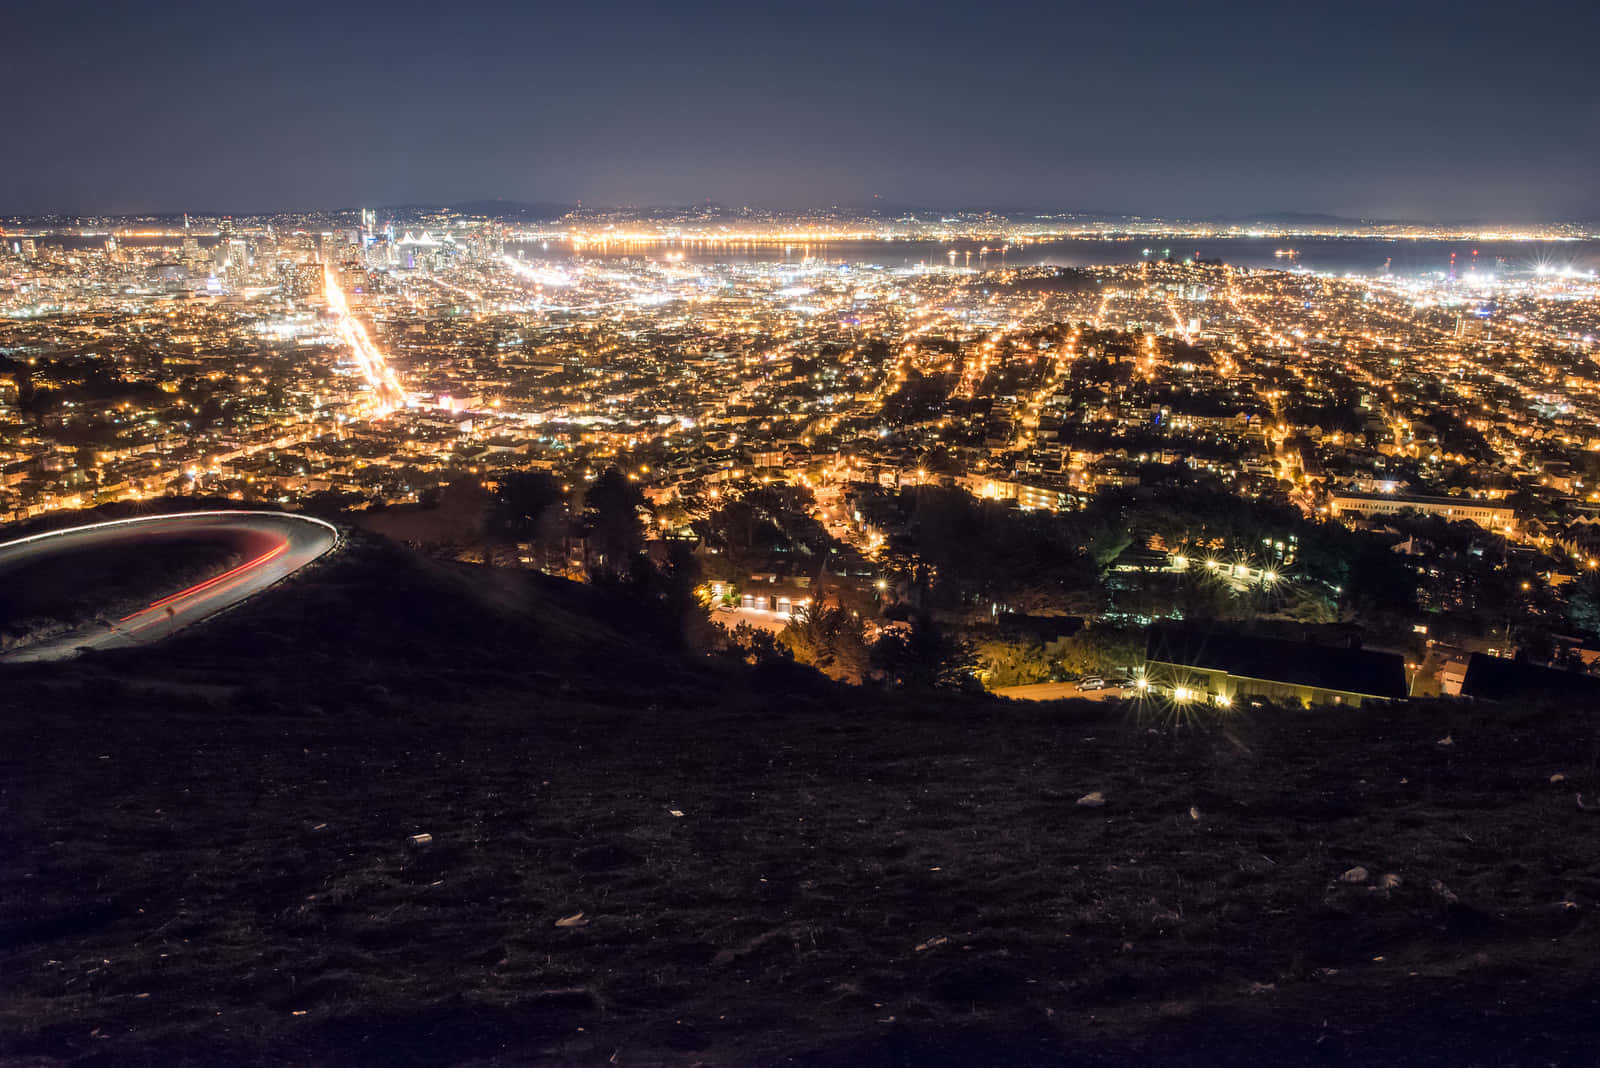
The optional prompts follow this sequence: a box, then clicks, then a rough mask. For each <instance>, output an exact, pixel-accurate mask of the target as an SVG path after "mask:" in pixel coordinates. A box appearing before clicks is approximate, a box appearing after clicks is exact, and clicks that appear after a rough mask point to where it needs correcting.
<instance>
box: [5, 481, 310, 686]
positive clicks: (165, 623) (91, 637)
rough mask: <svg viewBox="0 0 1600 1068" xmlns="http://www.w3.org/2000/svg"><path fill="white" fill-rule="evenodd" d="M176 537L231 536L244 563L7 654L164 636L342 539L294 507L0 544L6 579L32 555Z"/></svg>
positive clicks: (69, 651)
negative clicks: (131, 609) (107, 620)
mask: <svg viewBox="0 0 1600 1068" xmlns="http://www.w3.org/2000/svg"><path fill="white" fill-rule="evenodd" d="M172 535H185V536H196V535H198V536H201V537H216V538H218V539H219V540H221V539H230V538H231V539H232V540H234V541H236V542H238V543H240V544H242V545H245V546H248V548H246V550H245V553H246V558H245V561H244V562H243V563H241V564H240V565H239V566H237V567H234V568H232V569H231V570H228V571H225V572H223V573H222V574H220V575H216V576H213V577H212V578H209V579H207V580H205V581H204V582H198V583H196V584H195V585H193V586H190V587H188V588H187V589H183V590H175V591H172V592H171V593H169V594H166V595H164V596H162V597H159V598H157V599H156V600H155V601H152V602H151V603H150V604H149V605H147V606H145V607H143V608H141V609H138V610H137V611H135V612H132V613H130V614H129V615H127V616H125V617H123V618H122V619H120V620H118V621H117V622H115V623H112V624H110V625H107V624H105V623H91V624H87V625H85V626H82V627H79V628H77V629H76V630H73V631H71V632H69V633H67V634H62V635H57V636H56V637H53V638H48V639H45V640H43V641H39V642H35V643H33V644H30V645H27V646H23V647H22V648H19V649H16V650H13V651H12V652H10V653H7V654H5V655H3V656H0V660H9V661H23V660H58V659H61V658H63V657H68V656H72V655H74V654H75V653H77V652H78V650H80V649H84V648H90V649H108V648H114V647H118V646H127V645H142V644H144V643H146V642H153V641H159V640H161V639H162V638H165V637H166V636H167V635H169V634H172V633H173V632H174V631H178V630H182V629H183V628H184V627H187V626H189V625H191V624H193V623H198V622H200V620H202V619H205V618H207V617H209V616H213V615H215V614H216V613H218V612H220V611H222V610H223V609H225V608H230V607H232V606H233V605H236V604H238V603H239V602H240V601H243V600H245V599H246V598H248V597H252V596H254V595H255V594H257V593H260V592H261V591H262V590H264V589H266V588H267V587H268V586H271V585H273V584H274V583H276V582H278V581H280V580H281V579H283V578H285V577H286V576H288V575H291V574H293V573H294V572H296V571H298V570H300V568H302V567H304V566H305V565H307V564H309V563H311V561H313V560H315V559H317V558H318V557H319V556H321V555H323V554H324V553H326V552H328V551H329V550H330V549H332V548H333V547H334V546H335V545H337V544H338V543H339V528H337V527H335V526H334V525H333V524H332V523H326V522H324V521H322V520H321V519H313V518H311V517H310V516H303V515H291V514H289V513H288V512H227V511H224V512H186V513H178V514H174V515H158V516H140V517H138V518H135V519H114V520H110V521H108V522H103V523H90V524H87V525H86V526H81V527H70V528H68V529H66V530H52V531H49V532H47V533H44V534H35V535H32V536H31V537H27V538H18V539H17V540H16V541H8V542H5V543H3V544H0V582H4V581H5V572H6V571H7V570H8V569H10V568H12V567H15V566H17V565H19V564H22V563H25V562H27V561H31V560H36V559H40V558H42V557H45V556H54V555H56V554H58V553H70V552H74V551H77V550H80V549H98V548H104V547H106V546H109V545H118V544H121V545H126V546H130V547H137V546H138V545H139V544H140V543H141V542H145V541H148V540H150V539H152V538H158V537H166V536H172Z"/></svg>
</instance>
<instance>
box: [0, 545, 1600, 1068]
mask: <svg viewBox="0 0 1600 1068" xmlns="http://www.w3.org/2000/svg"><path fill="white" fill-rule="evenodd" d="M341 566H343V567H345V568H346V572H347V571H348V565H331V566H330V567H329V568H328V569H324V573H323V574H322V575H321V576H320V577H314V578H312V579H307V580H306V581H305V582H302V583H300V584H298V585H297V584H293V583H291V584H290V585H289V586H287V587H285V588H283V589H281V590H278V591H274V592H273V593H272V594H270V595H269V596H270V597H272V598H278V599H279V600H278V601H276V602H274V603H275V604H276V605H277V607H276V608H274V607H273V606H271V605H269V606H267V607H265V608H263V609H261V610H260V611H259V612H257V613H256V614H255V615H254V616H247V615H246V614H239V615H236V616H234V617H233V618H232V619H231V620H229V621H227V623H226V624H225V625H224V626H222V627H221V628H220V629H218V630H216V631H215V633H214V636H213V638H212V639H210V642H211V644H207V642H205V641H200V640H198V639H197V640H196V641H193V642H190V643H189V644H188V645H181V644H180V645H176V646H174V648H173V650H172V651H171V652H170V653H169V654H168V655H167V656H166V657H165V658H164V659H152V660H150V661H149V662H146V663H142V664H140V665H138V666H135V665H134V664H133V663H132V662H130V661H121V662H113V663H109V664H108V663H107V662H106V661H104V660H98V661H93V662H90V663H88V664H80V665H76V666H70V667H39V668H32V669H29V670H27V671H14V670H7V671H5V672H3V673H0V1055H3V1057H4V1059H5V1060H6V1061H7V1062H9V1063H20V1064H33V1065H54V1064H83V1065H89V1064H106V1065H127V1064H151V1065H154V1064H161V1065H172V1064H184V1063H192V1064H214V1063H241V1062H253V1063H259V1062H269V1063H296V1064H329V1065H335V1064H337V1065H350V1064H356V1065H361V1064H373V1065H393V1064H417V1065H422V1064H446V1063H463V1064H480V1065H481V1064H512V1063H528V1062H543V1063H573V1064H623V1065H626V1064H698V1063H705V1064H778V1063H803V1064H826V1065H841V1066H842V1065H857V1064H905V1065H912V1064H915V1065H925V1064H1062V1063H1139V1064H1163V1063H1167V1064H1193V1063H1203V1064H1213V1063H1251V1064H1282V1063H1304V1062H1317V1063H1321V1062H1328V1063H1362V1064H1380V1063H1381V1064H1390V1063H1395V1062H1396V1061H1403V1062H1405V1063H1424V1064H1452V1065H1455V1064H1475V1063H1476V1064H1574V1063H1592V1062H1593V1061H1594V1060H1595V1054H1594V1051H1595V1050H1596V1049H1600V1012H1597V1007H1600V986H1597V983H1596V980H1597V977H1600V952H1597V951H1600V916H1597V909H1600V811H1597V809H1600V796H1597V794H1600V773H1597V746H1596V741H1597V731H1596V726H1595V720H1594V716H1595V710H1591V709H1578V708H1571V707H1568V708H1560V709H1553V710H1537V709H1508V708H1494V707H1490V706H1482V707H1476V708H1474V707H1471V706H1467V705H1460V704H1455V705H1448V704H1436V705H1425V706H1408V707H1403V708H1397V709H1389V710H1376V709H1372V710H1369V709H1362V710H1359V711H1351V710H1344V711H1341V712H1339V713H1338V714H1332V713H1329V712H1326V711H1311V712H1303V713H1301V712H1295V713H1274V714H1272V715H1271V716H1263V717H1258V718H1245V717H1241V718H1237V719H1234V720H1231V721H1229V722H1228V723H1227V724H1225V725H1222V726H1198V725H1192V724H1187V725H1186V724H1180V723H1173V722H1172V721H1171V720H1170V718H1168V717H1165V716H1163V715H1162V714H1161V712H1160V710H1154V709H1152V710H1147V714H1137V713H1132V712H1129V711H1127V710H1124V709H1123V708H1121V707H1118V706H1114V705H1110V704H1089V703H1059V704H1023V703H1018V702H1005V701H1000V700H997V699H987V698H961V699H958V698H940V699H917V698H911V697H903V696H884V695H877V694H870V693H865V692H861V691H851V690H848V689H845V688H840V687H836V686H833V685H831V684H827V683H824V682H809V681H796V677H793V676H784V678H783V679H774V678H772V677H767V676H762V675H759V674H755V675H752V674H750V673H746V672H740V671H734V670H733V669H731V668H720V667H712V666H697V665H693V664H688V665H684V664H675V662H673V661H671V660H669V659H663V658H662V655H661V654H658V653H657V652H652V651H649V650H643V649H640V650H638V651H636V652H627V653H623V652H619V650H621V649H626V648H627V646H626V644H625V643H623V644H618V645H606V644H605V642H606V641H609V640H610V639H606V638H605V637H604V634H605V633H609V632H604V631H603V628H602V627H601V625H600V624H594V625H593V626H594V628H595V629H594V630H593V631H592V632H587V633H586V634H585V635H584V636H583V640H582V641H581V642H576V643H569V644H562V643H561V642H560V641H557V640H556V639H555V638H553V637H548V636H546V637H541V636H540V634H541V633H542V632H540V631H539V629H538V627H537V626H532V625H530V626H529V627H528V628H524V629H517V628H516V627H515V626H512V624H511V623H510V622H507V620H510V619H511V618H512V617H511V616H509V615H505V616H501V617H497V620H498V621H497V622H496V625H495V626H494V627H493V628H492V629H485V630H483V631H481V632H470V633H469V632H468V631H467V630H466V629H464V628H467V627H469V625H470V619H469V617H467V616H465V615H459V616H458V615H457V614H455V613H456V612H457V611H458V609H459V607H460V606H459V605H457V606H455V607H454V608H453V607H452V606H451V605H452V603H451V602H450V601H449V598H450V597H451V596H454V595H455V594H456V593H460V591H461V590H465V589H467V585H468V584H467V582H466V580H464V579H463V580H461V582H462V584H461V585H460V586H459V588H458V587H457V586H455V585H451V584H452V583H455V582H456V579H455V578H454V577H451V576H446V577H445V578H437V577H433V578H428V579H427V581H428V582H436V583H437V584H436V586H435V587H433V592H434V594H435V598H436V599H435V601H434V602H433V603H432V609H433V610H432V611H430V612H428V613H425V614H422V615H419V616H418V617H417V618H415V619H410V620H401V619H399V618H398V617H397V616H396V615H395V612H396V609H395V608H394V607H393V605H392V604H388V603H377V604H376V605H374V604H373V603H364V602H363V600H362V598H360V597H356V596H355V593H357V592H360V591H361V590H366V591H367V594H368V596H369V597H370V598H379V597H380V595H381V593H382V591H379V590H376V589H372V588H369V587H366V586H362V585H361V583H362V581H364V580H363V579H361V577H360V576H354V577H352V575H350V574H348V573H346V572H341V571H339V570H338V568H339V567H341ZM416 581H418V582H421V581H423V580H421V579H417V580H416ZM474 581H479V580H474ZM495 581H499V580H495ZM310 583H322V584H323V587H324V588H327V589H332V590H335V591H336V593H337V596H333V595H331V594H330V595H329V596H328V598H327V600H326V601H318V600H316V595H315V591H314V590H312V592H311V593H308V592H307V590H308V588H309V585H308V584H310ZM480 584H481V583H480ZM389 585H391V586H396V585H398V587H399V588H400V593H398V594H396V596H397V597H400V596H402V595H404V596H405V597H406V598H407V599H409V598H411V597H413V596H414V595H415V592H416V589H415V588H408V587H406V586H405V583H404V582H399V581H398V580H396V581H392V582H390V583H389ZM452 591H454V592H452ZM292 597H300V598H302V599H301V600H300V601H299V602H298V603H299V604H300V605H302V606H305V605H308V604H309V605H314V606H315V607H316V609H317V611H318V612H319V619H318V620H317V621H316V622H315V623H308V624H306V626H307V627H308V628H311V629H310V630H309V631H308V632H307V633H303V634H298V635H284V634H283V633H281V632H282V630H283V620H284V619H286V618H291V617H293V616H294V615H295V614H296V612H297V611H299V609H296V608H294V607H293V605H294V604H295V603H296V602H293V601H290V600H285V599H286V598H292ZM503 600H504V601H505V603H507V604H510V603H512V601H511V600H510V599H509V595H506V598H503ZM482 603H484V604H485V605H491V603H492V598H491V599H489V600H485V601H483V602H482ZM339 606H343V607H342V608H341V607H339ZM485 610H486V611H488V610H489V609H487V608H486V609H485ZM341 611H342V612H344V613H346V615H344V616H340V615H339V614H338V613H339V612H341ZM373 611H377V612H379V613H387V615H388V628H389V630H390V631H391V632H394V633H393V636H392V644H391V646H390V648H392V649H403V650H406V651H407V654H406V655H405V656H401V655H398V654H391V655H389V656H387V657H386V656H384V655H382V654H381V648H382V646H380V645H378V644H371V645H370V646H368V647H366V648H367V655H366V657H365V659H363V658H362V657H361V655H360V654H359V652H358V651H356V650H354V649H353V647H352V648H337V647H335V646H336V645H337V641H338V640H339V639H338V638H337V637H336V635H338V634H342V633H348V632H350V631H352V630H359V628H360V626H361V625H362V624H361V623H360V619H361V618H365V616H361V617H359V618H358V616H357V615H356V614H357V613H370V612H373ZM506 611H510V610H509V609H507V610H506ZM562 611H563V612H568V611H572V612H573V613H575V614H574V615H573V616H572V618H574V619H576V618H579V617H578V615H577V614H576V609H572V608H570V606H569V607H567V608H563V609H562ZM274 612H276V613H278V614H277V615H274V614H273V613H274ZM549 618H555V617H553V616H552V617H549ZM562 618H563V619H565V618H567V617H565V616H563V617H562ZM547 625H549V620H548V618H547V619H546V621H545V622H544V623H542V624H540V626H547ZM567 625H568V624H567V623H563V624H562V626H563V627H566V626H567ZM318 626H321V627H325V628H326V634H325V635H324V633H323V632H322V631H318V630H316V629H315V628H316V627H318ZM228 627H235V628H243V631H238V632H230V631H229V630H228V629H227V628H228ZM407 628H410V629H409V630H408V629H407ZM428 628H434V629H432V630H429V629H428ZM245 631H247V632H248V633H250V634H252V635H256V636H258V640H259V635H261V634H266V635H268V636H269V637H270V638H271V639H272V640H260V648H261V649H262V650H264V651H262V652H258V653H256V654H254V658H253V659H251V658H243V657H239V658H234V659H229V658H227V657H225V656H223V655H222V654H221V653H220V652H219V651H218V649H219V648H220V647H222V646H226V645H228V643H230V642H234V641H236V640H237V634H238V633H242V632H245ZM374 633H375V634H376V633H383V632H374ZM429 634H432V635H433V638H432V642H433V646H432V649H431V655H430V650H429V646H428V643H427V642H426V641H424V640H423V638H425V637H426V636H427V635H429ZM348 640H350V641H355V640H356V639H348ZM360 640H361V641H363V642H365V641H367V639H365V638H362V639H360ZM618 641H621V639H618ZM313 642H314V643H316V645H315V647H310V646H308V644H307V643H313ZM374 642H375V639H374ZM496 642H503V643H512V642H517V643H526V649H527V652H526V655H524V656H523V657H521V658H520V659H516V658H513V657H512V656H511V653H510V650H511V649H512V648H513V646H512V645H510V644H502V645H497V644H495V643H496ZM219 643H220V645H219ZM330 647H335V648H334V649H333V654H332V655H328V656H325V657H323V658H322V659H318V658H317V657H315V656H313V655H312V652H313V651H314V648H320V649H323V650H327V649H328V648H330ZM594 648H599V649H600V650H601V653H602V654H603V655H597V656H594V657H588V656H587V654H586V653H585V650H589V649H594ZM293 664H299V665H301V670H300V671H299V676H300V677H299V678H290V677H289V676H290V675H291V674H293V672H292V671H291V670H290V668H289V665H293ZM780 682H781V683H782V687H781V688H780V686H779V683H780ZM156 684H159V687H158V686H157V685H156ZM185 686H189V687H190V689H188V690H186V689H185V688H184V687H185ZM223 694H226V695H227V696H220V695H223ZM1094 794H1098V795H1099V797H1098V798H1094V797H1091V795H1094ZM1085 799H1088V803H1085ZM1096 801H1098V802H1099V803H1095V802H1096ZM418 836H426V837H425V838H419V837H418ZM1358 869H1359V870H1358Z"/></svg>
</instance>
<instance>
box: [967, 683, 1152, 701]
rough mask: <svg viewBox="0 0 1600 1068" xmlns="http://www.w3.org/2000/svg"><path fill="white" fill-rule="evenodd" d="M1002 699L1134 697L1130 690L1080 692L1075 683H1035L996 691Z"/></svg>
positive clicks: (1046, 699)
mask: <svg viewBox="0 0 1600 1068" xmlns="http://www.w3.org/2000/svg"><path fill="white" fill-rule="evenodd" d="M994 692H995V693H997V694H999V695H1000V696H1001V697H1014V698H1016V699H1017V700H1019V701H1065V700H1068V699H1069V698H1074V699H1075V698H1082V699H1083V700H1085V701H1120V700H1122V699H1123V698H1124V697H1132V696H1133V694H1134V691H1133V690H1131V689H1128V690H1113V689H1109V688H1108V689H1104V690H1080V689H1078V684H1077V683H1075V682H1035V683H1032V684H1030V685H1027V686H1003V687H1001V688H1000V689H998V690H996V691H994Z"/></svg>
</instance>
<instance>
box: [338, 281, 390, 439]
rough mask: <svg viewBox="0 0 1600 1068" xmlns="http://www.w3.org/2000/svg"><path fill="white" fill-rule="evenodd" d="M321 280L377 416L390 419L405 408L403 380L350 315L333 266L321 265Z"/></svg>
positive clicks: (348, 306)
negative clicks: (372, 397) (371, 395)
mask: <svg viewBox="0 0 1600 1068" xmlns="http://www.w3.org/2000/svg"><path fill="white" fill-rule="evenodd" d="M322 277H323V283H324V289H325V290H326V292H327V298H328V307H329V308H331V309H333V313H334V314H335V315H337V316H338V317H339V327H338V329H339V336H340V337H341V338H343V339H344V343H345V344H346V345H347V346H349V348H350V354H351V355H352V356H354V357H355V358H356V364H357V365H358V366H359V367H360V368H361V374H362V377H364V378H365V379H366V380H367V384H368V385H369V386H371V387H372V392H373V393H374V394H376V396H377V398H378V411H377V415H378V416H379V417H382V416H385V415H388V414H389V413H390V412H392V411H394V410H395V409H396V408H399V407H402V406H403V405H404V404H405V402H406V391H405V390H404V389H402V388H401V386H400V379H399V378H398V377H396V375H395V373H394V371H393V369H391V368H390V366H389V361H388V360H386V359H385V358H384V355H383V353H381V352H379V351H378V346H376V345H374V344H373V343H372V338H370V337H368V336H367V328H366V327H365V326H363V325H361V320H359V319H357V318H356V317H355V316H354V315H351V314H350V304H349V302H348V301H347V300H345V295H344V290H343V289H340V288H339V283H338V281H337V280H335V279H334V277H333V266H332V265H331V264H326V263H325V264H323V265H322Z"/></svg>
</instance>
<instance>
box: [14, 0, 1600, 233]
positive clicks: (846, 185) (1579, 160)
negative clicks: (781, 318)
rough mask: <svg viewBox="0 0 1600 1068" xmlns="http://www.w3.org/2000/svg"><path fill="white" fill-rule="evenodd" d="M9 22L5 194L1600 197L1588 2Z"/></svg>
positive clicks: (273, 198) (987, 201)
mask: <svg viewBox="0 0 1600 1068" xmlns="http://www.w3.org/2000/svg"><path fill="white" fill-rule="evenodd" d="M0 30H3V32H0V54H3V55H4V57H5V61H4V63H3V64H0V85H3V86H4V90H5V95H4V99H5V101H6V108H5V116H4V126H3V135H0V144H3V145H4V146H5V152H4V153H3V157H0V158H3V162H0V213H11V212H19V213H42V212H48V211H63V212H86V211H98V212H135V211H183V210H189V211H194V212H204V211H231V212H252V211H272V210H291V209H303V208H344V207H352V206H358V205H363V204H399V203H416V202H433V203H442V202H458V201H465V200H475V199H485V198H496V197H503V198H506V199H509V200H518V201H542V202H562V203H570V202H573V201H578V200H581V201H583V202H584V203H585V204H594V205H607V204H639V205H668V204H672V205H676V204H687V203H692V202H695V201H701V200H708V199H709V200H714V201H718V202H720V203H724V204H730V205H739V204H752V205H757V206H762V207H769V208H791V207H806V206H825V205H830V204H838V205H844V206H851V207H856V206H863V205H869V204H873V203H878V204H886V205H924V206H934V207H945V208H955V207H998V208H1015V209H1064V210H1071V209H1079V210H1099V211H1111V212H1119V213H1120V212H1129V213H1136V214H1164V215H1186V216H1191V217H1200V216H1210V215H1217V214H1220V215H1247V214H1253V213H1262V212H1276V211H1307V212H1331V213H1337V214H1343V215H1362V216H1367V217H1388V218H1415V219H1443V220H1452V219H1489V220H1505V221H1512V220H1516V221H1522V220H1548V219H1565V218H1572V217H1582V216H1594V215H1600V166H1597V165H1600V62H1597V61H1596V57H1597V56H1600V52H1597V51H1596V41H1597V40H1600V4H1596V3H1593V2H1589V0H1568V2H1566V3H1541V2H1534V3H1515V2H1498V3H1493V4H1491V3H1485V2H1481V0H1459V2H1454V3H1431V2H1429V3H1408V2H1406V0H1390V2H1386V3H1369V2H1366V0H1352V2H1342V3H1340V2H1335V3H1319V2H1307V3H1300V2H1290V0H1279V2H1276V3H1270V4H1266V3H1263V4H1256V3H1234V4H1227V3H1200V2H1192V0H1191V2H1184V3H1165V2H1161V3H1137V2H1131V3H1130V2H1124V3H1117V2H1113V0H1097V2H1095V3H1074V2H1060V0H1058V2H1052V3H1040V4H1011V3H1000V2H962V3H956V2H951V0H928V2H926V3H922V4H905V5H877V4H861V5H856V4H849V3H829V2H820V3H819V2H806V3H784V4H766V5H763V4H757V3H741V4H719V3H704V2H699V3H697V2H693V0H684V2H679V3H670V2H662V3H605V2H595V0H587V2H572V3H565V4H549V3H539V2H536V0H534V2H528V3H522V4H509V3H507V4H479V3H472V2H457V3H437V2H430V3H426V4H415V3H384V4H367V3H351V4H335V3H322V4H309V5H302V4H297V3H258V4H257V3H247V4H232V3H228V2H217V0H212V2H208V3H205V4H199V3H196V4H175V3H165V4H163V3H145V4H137V3H117V2H115V0H113V2H111V3H104V4H102V3H93V4H86V3H76V2H63V0H52V2H49V3H36V2H31V0H25V2H24V3H23V4H22V5H21V6H20V7H19V6H17V5H15V4H13V5H12V6H10V7H8V8H7V10H6V12H5V14H3V15H0ZM875 197H879V198H881V200H877V201H875V200H874V198H875Z"/></svg>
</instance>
